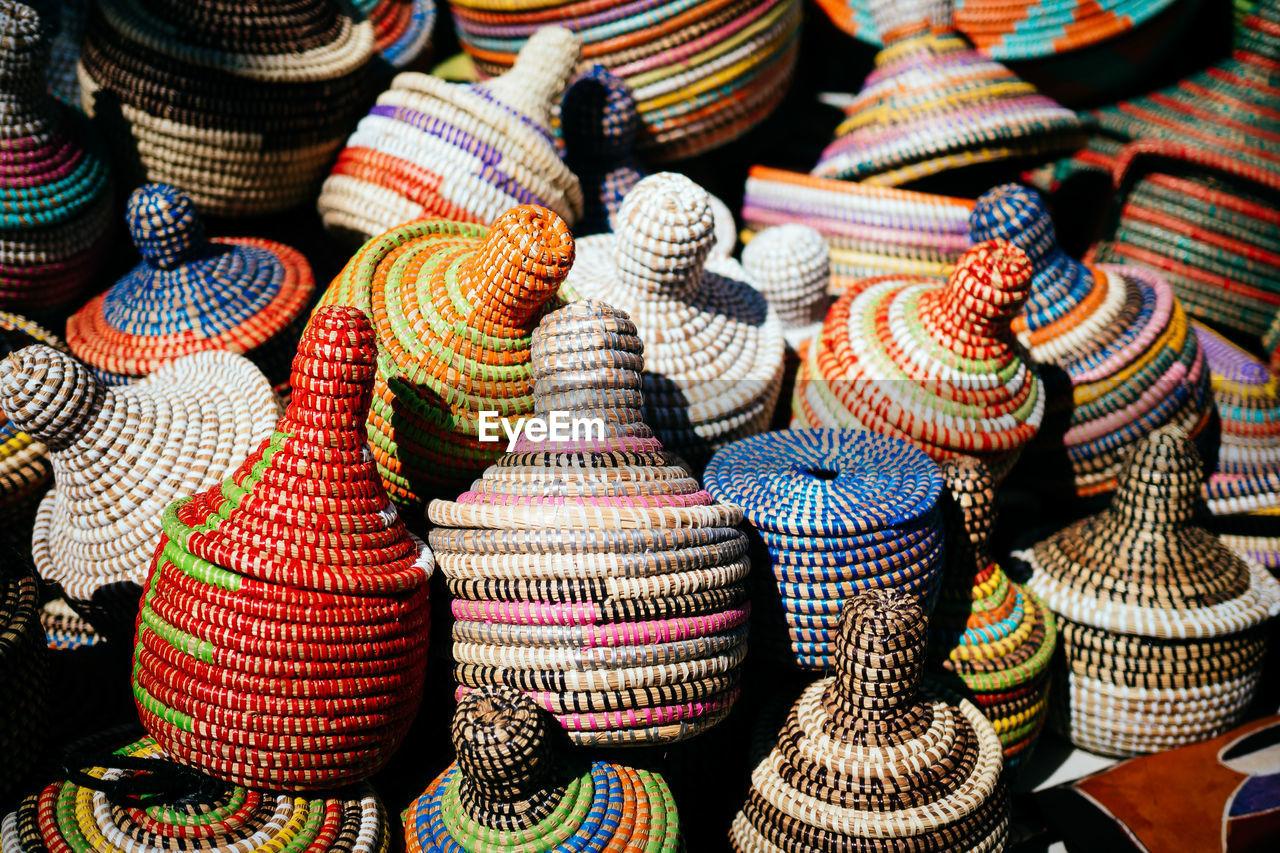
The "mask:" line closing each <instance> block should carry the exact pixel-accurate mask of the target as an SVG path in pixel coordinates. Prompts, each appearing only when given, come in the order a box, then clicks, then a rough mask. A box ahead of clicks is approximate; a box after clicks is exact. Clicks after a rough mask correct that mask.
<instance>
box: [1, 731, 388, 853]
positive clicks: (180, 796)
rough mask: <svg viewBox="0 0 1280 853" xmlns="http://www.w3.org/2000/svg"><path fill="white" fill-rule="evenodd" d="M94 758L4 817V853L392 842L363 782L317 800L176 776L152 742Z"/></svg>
mask: <svg viewBox="0 0 1280 853" xmlns="http://www.w3.org/2000/svg"><path fill="white" fill-rule="evenodd" d="M100 761H101V766H98V767H85V768H80V767H76V768H74V770H75V771H76V773H75V774H74V777H73V778H70V779H65V780H58V781H55V782H51V783H49V784H48V785H47V786H46V787H45V788H44V789H43V790H41V791H39V792H38V793H34V794H32V795H31V796H29V797H27V798H26V799H24V800H23V801H22V802H21V803H19V804H18V807H17V809H15V810H14V811H13V812H11V813H9V814H8V815H6V816H5V818H4V820H3V822H2V823H0V833H2V834H3V839H4V841H3V850H4V853H57V851H67V850H83V851H102V853H105V851H107V850H112V849H120V848H122V847H127V848H128V849H129V850H131V851H133V853H237V851H245V850H308V851H312V853H385V851H386V850H387V849H388V848H389V845H390V842H391V838H390V835H391V834H390V832H389V831H388V830H389V827H388V826H387V815H386V809H385V807H384V806H383V805H382V802H381V801H380V800H379V799H378V797H377V795H375V794H374V792H373V790H372V789H371V788H369V787H368V786H367V785H362V786H360V787H357V788H348V789H346V790H345V791H342V792H341V793H335V794H331V795H329V796H328V797H326V798H315V799H307V798H305V797H298V796H294V795H291V794H284V793H281V794H276V793H269V792H265V791H259V790H250V789H246V788H244V787H241V786H239V785H235V786H229V785H225V784H223V783H221V782H217V781H215V780H212V779H208V778H201V777H199V776H197V775H192V774H175V773H174V772H173V763H172V761H171V760H169V759H168V756H166V755H165V752H164V750H163V749H161V748H160V747H159V746H157V745H156V742H155V741H154V740H152V739H151V738H142V739H141V740H139V741H136V742H135V743H131V744H129V745H128V746H125V747H122V748H120V749H119V750H117V751H116V752H115V753H114V754H112V755H108V756H103V757H102V758H101V759H100ZM139 791H145V792H150V795H149V796H145V797H143V796H140V795H139V793H138V792H139ZM125 839H127V841H125Z"/></svg>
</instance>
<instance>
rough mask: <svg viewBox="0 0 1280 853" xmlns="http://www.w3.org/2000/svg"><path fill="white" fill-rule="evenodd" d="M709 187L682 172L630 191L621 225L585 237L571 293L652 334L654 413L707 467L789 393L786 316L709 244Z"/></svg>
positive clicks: (765, 420) (669, 438)
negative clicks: (601, 304)
mask: <svg viewBox="0 0 1280 853" xmlns="http://www.w3.org/2000/svg"><path fill="white" fill-rule="evenodd" d="M708 199H709V195H708V193H707V192H706V190H704V189H702V188H701V187H699V186H698V185H697V184H695V183H694V182H693V181H691V180H689V179H688V178H686V177H684V176H683V175H678V174H676V173H674V172H659V173H657V174H655V175H650V176H649V177H647V178H645V179H644V180H642V181H640V183H638V184H636V186H635V188H634V189H632V190H631V192H630V193H628V195H627V200H626V202H625V203H624V204H623V206H622V209H621V210H620V211H619V212H618V217H617V228H618V230H617V231H616V232H614V233H613V234H599V235H595V236H592V237H583V238H582V239H581V240H579V241H578V244H577V246H578V260H577V262H576V263H575V264H574V266H573V269H572V270H570V271H569V276H568V278H567V279H566V280H565V286H564V288H563V289H562V290H561V296H562V297H563V298H565V299H569V300H572V299H581V298H590V299H598V300H601V301H603V302H607V303H609V304H610V305H613V306H615V307H617V308H620V309H621V310H623V311H625V312H626V313H627V314H628V316H630V317H631V320H632V321H633V322H634V323H635V324H636V326H637V327H638V328H639V329H640V337H641V338H642V339H644V341H645V375H644V376H645V385H644V402H645V421H646V422H647V423H648V424H650V425H651V426H652V427H653V428H654V431H655V432H656V433H657V435H658V437H659V438H660V439H661V440H662V443H663V444H664V445H665V446H666V447H667V448H668V449H670V450H671V451H672V452H674V453H678V454H679V455H680V456H681V457H682V458H683V459H684V460H685V461H687V462H688V463H690V464H691V465H693V466H694V468H695V469H697V468H701V467H702V466H703V465H705V464H706V462H707V460H709V459H710V458H711V454H712V453H714V452H715V451H716V448H718V447H723V446H724V445H726V444H728V443H729V442H731V441H734V440H735V439H738V438H742V437H744V436H748V435H754V434H755V433H758V432H762V431H763V430H765V429H768V427H769V423H770V421H771V420H772V418H773V410H774V407H775V406H776V405H777V402H778V395H779V393H780V392H781V390H782V379H783V366H784V361H783V357H784V353H785V342H784V340H783V336H782V324H781V323H780V322H779V321H778V317H777V315H776V314H775V313H774V312H772V311H771V310H770V309H769V305H768V303H767V302H765V300H764V299H763V298H762V297H761V296H760V294H759V293H758V292H756V290H755V288H753V287H752V286H751V285H750V284H749V283H748V280H747V278H748V277H747V275H746V273H745V272H744V271H743V270H742V267H741V266H740V265H739V264H738V263H737V262H736V261H733V260H730V259H728V258H712V259H710V260H708V253H709V252H710V249H711V246H712V245H713V244H714V242H715V240H716V235H715V217H714V216H713V215H712V210H711V205H710V202H709V201H708Z"/></svg>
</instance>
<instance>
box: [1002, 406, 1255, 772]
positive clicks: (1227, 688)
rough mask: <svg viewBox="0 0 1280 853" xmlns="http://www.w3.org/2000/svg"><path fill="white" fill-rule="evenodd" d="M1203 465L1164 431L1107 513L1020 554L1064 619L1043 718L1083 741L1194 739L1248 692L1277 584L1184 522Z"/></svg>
mask: <svg viewBox="0 0 1280 853" xmlns="http://www.w3.org/2000/svg"><path fill="white" fill-rule="evenodd" d="M1201 464H1202V463H1201V461H1200V454H1199V453H1198V452H1197V451H1196V448H1195V445H1194V444H1192V443H1191V441H1190V440H1188V439H1187V437H1186V435H1185V434H1183V433H1182V432H1181V430H1179V429H1178V428H1177V427H1162V428H1161V429H1159V430H1157V431H1156V432H1154V433H1152V434H1151V435H1149V436H1147V437H1146V438H1144V439H1143V440H1142V441H1141V442H1139V443H1138V445H1137V446H1136V447H1135V448H1134V451H1133V455H1132V458H1131V459H1130V461H1129V465H1128V467H1127V468H1126V469H1125V471H1124V473H1123V474H1121V477H1120V484H1119V487H1118V488H1117V489H1116V493H1115V496H1114V497H1113V498H1112V501H1111V505H1110V507H1109V508H1108V509H1106V510H1104V511H1103V512H1101V513H1099V514H1098V515H1095V516H1091V517H1089V518H1087V519H1084V520H1083V521H1080V522H1077V523H1075V524H1073V525H1071V526H1070V527H1068V528H1066V529H1065V530H1062V531H1060V532H1058V533H1055V534H1054V535H1053V536H1051V537H1049V538H1048V539H1046V540H1045V541H1043V542H1040V543H1039V544H1037V545H1036V546H1035V547H1034V548H1031V549H1029V550H1027V551H1023V552H1020V553H1019V554H1018V555H1017V556H1018V557H1019V558H1021V559H1023V560H1025V561H1026V562H1027V563H1028V564H1029V565H1030V567H1031V570H1032V572H1033V574H1032V576H1031V579H1030V581H1029V582H1028V585H1029V587H1030V588H1031V589H1032V591H1034V592H1035V593H1037V594H1038V595H1039V596H1040V597H1041V598H1042V599H1043V600H1044V602H1045V604H1047V605H1048V606H1049V609H1050V610H1052V611H1053V612H1054V613H1055V614H1057V615H1058V617H1059V619H1058V626H1059V631H1060V633H1061V637H1062V649H1063V652H1064V655H1063V665H1062V666H1061V667H1059V669H1058V670H1057V673H1056V683H1055V685H1054V688H1053V693H1052V697H1053V698H1052V707H1051V712H1050V720H1051V723H1052V725H1054V726H1055V728H1057V729H1058V730H1059V731H1061V732H1062V733H1064V734H1066V735H1068V736H1069V737H1070V738H1071V740H1072V742H1073V743H1075V744H1076V745H1077V746H1080V747H1083V748H1085V749H1088V750H1091V751H1093V752H1099V753H1103V754H1105V755H1118V756H1128V755H1139V754H1143V753H1148V752H1158V751H1161V750H1165V749H1172V748H1174V747H1177V746H1182V745H1184V744H1188V743H1195V742H1196V741H1200V740H1206V739H1208V738H1211V737H1215V736H1217V735H1219V734H1222V733H1223V732H1225V731H1227V730H1228V729H1230V728H1231V727H1232V726H1234V725H1236V724H1237V723H1238V722H1239V721H1240V716H1241V714H1242V713H1243V712H1244V710H1245V707H1246V706H1247V705H1248V704H1249V702H1250V701H1251V700H1252V699H1253V695H1254V692H1255V690H1256V689H1257V687H1258V682H1259V678H1260V676H1261V674H1262V662H1263V658H1264V656H1265V654H1266V650H1267V645H1268V642H1269V636H1270V625H1269V622H1270V620H1271V618H1272V617H1273V616H1275V615H1276V614H1277V612H1280V582H1278V581H1276V579H1275V578H1273V577H1272V576H1271V575H1270V574H1269V573H1268V572H1267V571H1266V569H1264V568H1262V567H1261V566H1259V565H1258V564H1257V563H1254V562H1252V561H1251V560H1246V559H1242V558H1241V557H1240V556H1238V555H1237V554H1235V553H1234V552H1233V551H1231V550H1230V549H1228V548H1227V547H1226V546H1225V545H1224V544H1223V543H1222V542H1221V541H1220V540H1219V539H1218V538H1217V536H1215V535H1213V534H1211V533H1209V532H1208V531H1206V530H1204V529H1203V528H1200V527H1197V526H1196V525H1195V524H1194V523H1193V522H1192V516H1193V514H1194V512H1195V507H1196V503H1197V501H1198V500H1199V499H1200V496H1201V488H1202V485H1203V480H1204V475H1203V472H1202V471H1201Z"/></svg>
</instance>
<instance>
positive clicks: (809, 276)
mask: <svg viewBox="0 0 1280 853" xmlns="http://www.w3.org/2000/svg"><path fill="white" fill-rule="evenodd" d="M742 268H743V270H744V271H746V274H747V278H748V279H749V280H750V281H751V283H752V284H753V285H755V288H756V290H758V291H760V295H761V296H763V297H764V298H765V301H766V302H768V303H769V307H770V308H772V309H773V311H774V313H776V314H777V315H778V319H779V321H781V323H782V327H783V329H785V330H786V337H787V339H788V341H789V342H790V341H792V340H797V341H798V340H802V339H803V338H804V337H805V336H806V335H807V336H808V337H812V335H813V334H814V333H815V332H816V331H817V330H818V329H821V327H822V321H823V319H825V318H826V316H827V309H828V308H829V307H831V298H830V297H829V296H828V295H827V290H828V288H829V286H830V283H831V250H830V248H828V247H827V241H826V240H824V239H823V237H822V235H821V234H820V233H818V231H817V230H816V229H813V228H810V227H809V226H808V225H801V224H799V223H796V222H791V223H787V224H785V225H775V226H772V227H770V228H766V229H764V230H763V231H761V232H759V233H758V234H756V235H755V236H754V237H753V238H752V240H751V242H750V243H748V244H747V246H746V248H744V249H743V250H742ZM815 327H816V328H815Z"/></svg>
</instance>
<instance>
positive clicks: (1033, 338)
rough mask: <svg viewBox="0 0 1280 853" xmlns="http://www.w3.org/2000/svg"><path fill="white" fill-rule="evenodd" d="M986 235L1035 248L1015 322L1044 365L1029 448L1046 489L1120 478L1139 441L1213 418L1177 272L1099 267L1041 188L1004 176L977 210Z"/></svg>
mask: <svg viewBox="0 0 1280 853" xmlns="http://www.w3.org/2000/svg"><path fill="white" fill-rule="evenodd" d="M970 227H971V236H972V238H973V241H974V242H975V243H977V242H981V241H983V240H994V239H998V240H1008V241H1010V242H1011V243H1013V244H1014V245H1016V246H1017V247H1018V248H1020V249H1022V250H1023V251H1024V252H1025V253H1026V254H1027V257H1028V258H1030V259H1031V266H1032V269H1033V270H1034V274H1033V275H1032V278H1031V296H1030V297H1029V298H1028V300H1027V304H1026V306H1025V307H1024V308H1023V310H1022V313H1021V314H1019V315H1018V316H1017V317H1016V318H1015V319H1014V321H1013V329H1014V331H1015V332H1016V333H1017V335H1018V339H1019V340H1020V341H1021V342H1022V343H1023V345H1024V346H1026V347H1027V349H1028V351H1029V352H1030V353H1031V358H1032V359H1033V360H1034V361H1035V362H1036V363H1038V364H1042V365H1052V366H1053V367H1055V368H1058V370H1057V371H1045V376H1046V385H1047V391H1048V398H1047V403H1046V414H1045V424H1044V426H1043V427H1042V429H1041V430H1040V433H1039V435H1038V436H1037V439H1036V441H1035V442H1034V444H1033V445H1032V447H1031V449H1029V450H1028V453H1027V457H1028V459H1027V461H1028V463H1029V464H1030V466H1031V467H1030V468H1029V471H1028V473H1029V477H1030V478H1031V479H1033V480H1034V481H1035V484H1036V485H1037V488H1041V489H1044V490H1046V491H1058V492H1060V493H1066V494H1077V495H1081V496H1086V495H1097V494H1102V493H1104V492H1109V491H1111V490H1112V489H1114V488H1115V485H1116V478H1117V477H1118V476H1119V474H1120V470H1121V468H1122V467H1123V465H1124V462H1125V459H1126V458H1127V457H1128V455H1129V451H1130V450H1131V449H1132V447H1133V445H1134V443H1135V442H1137V441H1138V440H1139V439H1140V438H1142V437H1143V436H1144V435H1146V434H1147V433H1149V432H1151V431H1152V430H1153V429H1157V428H1159V427H1161V426H1164V425H1165V424H1177V425H1178V426H1180V427H1182V428H1183V429H1184V430H1185V431H1186V432H1187V433H1188V434H1190V435H1192V436H1194V435H1196V434H1198V433H1199V432H1200V431H1201V430H1202V429H1204V428H1205V427H1206V426H1207V425H1208V423H1209V420H1210V415H1211V412H1212V405H1213V401H1212V399H1211V396H1210V393H1209V372H1208V370H1207V369H1206V368H1205V364H1204V355H1203V354H1202V353H1201V351H1200V345H1199V343H1198V341H1197V338H1196V335H1195V334H1194V333H1193V332H1192V331H1191V327H1190V324H1189V323H1188V321H1187V316H1186V312H1184V311H1183V309H1182V304H1181V303H1180V302H1179V301H1178V298H1177V297H1176V296H1174V294H1173V290H1172V289H1171V288H1170V287H1169V285H1168V283H1166V282H1165V280H1164V279H1163V278H1162V277H1161V276H1160V275H1159V274H1157V273H1154V272H1152V271H1151V270H1148V269H1144V268H1138V267H1111V268H1106V267H1092V266H1089V265H1087V264H1081V263H1079V262H1077V261H1076V260H1075V259H1074V258H1071V257H1069V256H1068V255H1067V253H1066V252H1064V251H1063V250H1062V249H1061V248H1060V247H1059V246H1058V239H1057V236H1056V233H1055V230H1054V225H1053V220H1052V219H1051V218H1050V217H1049V211H1048V209H1047V208H1046V206H1045V204H1044V200H1043V199H1042V198H1041V197H1040V194H1039V193H1037V192H1036V191H1035V190H1032V189H1027V188H1026V187H1022V186H1019V185H1017V184H1006V185H1004V186H999V187H996V188H995V189H993V190H991V191H990V192H988V193H986V194H985V195H983V196H982V197H981V198H979V199H978V203H977V206H976V207H975V208H974V211H973V217H972V218H971V220H970Z"/></svg>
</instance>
